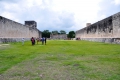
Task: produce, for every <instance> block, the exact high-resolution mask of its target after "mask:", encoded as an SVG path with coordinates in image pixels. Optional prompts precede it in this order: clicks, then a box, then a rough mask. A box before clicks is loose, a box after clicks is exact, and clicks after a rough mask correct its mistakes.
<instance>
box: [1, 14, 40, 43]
mask: <svg viewBox="0 0 120 80" xmlns="http://www.w3.org/2000/svg"><path fill="white" fill-rule="evenodd" d="M31 37H35V38H38V37H41V31H39V30H38V29H37V23H36V22H35V21H25V25H23V24H21V23H18V22H15V21H12V20H10V19H7V18H5V17H2V16H0V43H2V42H3V43H4V42H5V43H6V42H15V41H21V39H22V38H25V40H30V38H31Z"/></svg>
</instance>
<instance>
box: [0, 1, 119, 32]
mask: <svg viewBox="0 0 120 80" xmlns="http://www.w3.org/2000/svg"><path fill="white" fill-rule="evenodd" d="M118 12H120V0H0V16H3V17H5V18H8V19H11V20H13V21H16V22H19V23H21V24H24V21H29V20H34V21H36V22H37V28H38V29H39V30H40V31H44V30H49V31H55V30H57V31H60V30H64V31H66V32H67V33H68V32H69V31H77V30H80V29H82V28H84V27H86V23H91V24H93V23H95V22H97V21H100V20H102V19H104V18H107V17H109V16H111V15H113V14H116V13H118Z"/></svg>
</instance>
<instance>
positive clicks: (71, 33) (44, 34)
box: [42, 30, 75, 38]
mask: <svg viewBox="0 0 120 80" xmlns="http://www.w3.org/2000/svg"><path fill="white" fill-rule="evenodd" d="M50 34H53V35H56V34H67V33H66V31H64V30H60V31H57V30H55V31H51V32H50V31H49V30H44V31H42V37H47V38H50ZM67 37H68V38H75V32H74V31H70V32H69V33H68V34H67Z"/></svg>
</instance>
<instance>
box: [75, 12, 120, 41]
mask: <svg viewBox="0 0 120 80" xmlns="http://www.w3.org/2000/svg"><path fill="white" fill-rule="evenodd" d="M76 38H81V39H85V40H87V38H88V40H90V39H91V40H93V41H98V39H105V38H106V40H107V39H117V40H118V38H120V12H119V13H117V14H114V15H112V16H110V17H108V18H105V19H103V20H101V21H98V22H96V23H94V24H91V25H90V26H88V27H85V28H83V29H80V30H78V31H76ZM100 41H101V40H100ZM101 42H102V41H101Z"/></svg>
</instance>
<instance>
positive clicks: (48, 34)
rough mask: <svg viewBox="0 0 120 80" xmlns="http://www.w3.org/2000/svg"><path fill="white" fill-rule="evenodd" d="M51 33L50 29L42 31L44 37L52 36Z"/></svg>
mask: <svg viewBox="0 0 120 80" xmlns="http://www.w3.org/2000/svg"><path fill="white" fill-rule="evenodd" d="M50 34H51V32H49V30H44V31H43V32H42V37H47V38H50Z"/></svg>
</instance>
